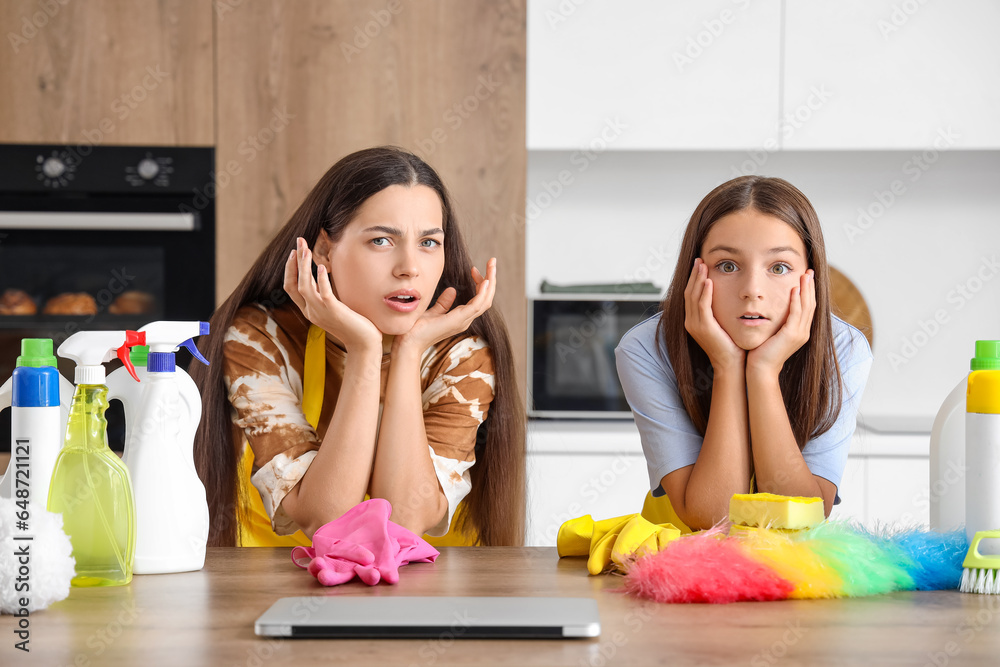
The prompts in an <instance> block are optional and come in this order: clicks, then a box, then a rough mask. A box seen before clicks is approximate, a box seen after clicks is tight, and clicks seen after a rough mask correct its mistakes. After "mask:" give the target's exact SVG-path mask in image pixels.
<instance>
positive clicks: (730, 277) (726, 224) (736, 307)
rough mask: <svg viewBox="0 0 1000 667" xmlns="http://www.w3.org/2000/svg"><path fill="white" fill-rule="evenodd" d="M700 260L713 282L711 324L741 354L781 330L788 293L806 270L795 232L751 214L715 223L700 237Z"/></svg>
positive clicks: (739, 213)
mask: <svg viewBox="0 0 1000 667" xmlns="http://www.w3.org/2000/svg"><path fill="white" fill-rule="evenodd" d="M701 258H702V260H703V261H704V262H705V265H706V266H707V267H708V277H709V278H711V279H712V285H713V288H714V289H713V292H712V312H713V313H714V314H715V319H716V320H718V322H719V324H720V325H721V326H722V328H723V329H724V330H725V332H726V333H728V334H729V337H730V338H732V339H733V342H734V343H736V345H737V346H739V347H741V348H742V349H744V350H752V349H754V348H756V347H757V346H759V345H760V344H761V343H763V342H764V341H766V340H767V339H768V338H770V337H771V336H773V335H774V334H775V333H777V331H778V329H780V328H781V327H782V325H783V324H784V323H785V318H787V317H788V308H789V304H790V297H791V293H792V289H793V288H795V287H797V286H798V285H799V278H800V277H801V276H802V274H803V273H805V272H806V270H807V269H808V268H809V265H808V261H807V258H806V247H805V244H804V243H803V242H802V239H801V237H799V235H798V233H797V232H796V231H795V230H794V229H792V227H791V226H790V225H788V224H787V223H785V222H784V221H782V220H780V219H778V218H775V217H773V216H770V215H766V214H764V213H761V212H759V211H756V210H753V209H746V210H743V211H737V212H735V213H730V214H729V215H727V216H724V217H722V218H719V219H718V220H717V221H716V222H715V224H714V225H712V227H711V228H710V229H709V231H708V235H707V236H706V237H705V242H704V243H703V244H702V247H701Z"/></svg>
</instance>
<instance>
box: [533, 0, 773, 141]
mask: <svg viewBox="0 0 1000 667" xmlns="http://www.w3.org/2000/svg"><path fill="white" fill-rule="evenodd" d="M780 30H781V19H780V2H779V0H754V1H753V2H751V1H750V0H714V1H710V2H700V1H695V0H685V1H681V2H662V1H660V0H619V1H616V2H586V3H584V2H579V0H531V1H530V2H529V3H528V55H527V69H528V71H527V76H528V91H527V105H528V128H527V133H528V137H527V141H528V149H529V150H540V149H555V150H573V149H578V148H587V149H591V150H593V151H595V152H599V151H600V150H604V149H607V148H614V149H616V150H617V149H746V148H762V147H763V148H767V149H768V150H774V149H776V148H777V146H776V143H775V142H776V138H777V120H778V105H779V100H780V93H779V80H780V74H779V73H780V67H779V57H780V47H781V35H780Z"/></svg>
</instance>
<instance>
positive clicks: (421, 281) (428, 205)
mask: <svg viewBox="0 0 1000 667" xmlns="http://www.w3.org/2000/svg"><path fill="white" fill-rule="evenodd" d="M314 255H315V258H316V261H317V262H320V263H323V264H325V265H326V268H327V270H328V271H329V272H330V277H331V279H332V280H333V291H334V294H336V295H337V298H338V299H340V300H341V301H342V302H343V303H344V304H345V305H347V306H348V307H349V308H351V310H353V311H355V312H357V313H359V314H361V315H364V316H365V317H366V318H368V319H369V320H371V322H372V324H374V325H375V326H376V328H378V330H379V331H381V332H382V333H383V334H386V335H390V336H398V335H401V334H404V333H406V332H407V331H409V330H410V328H411V327H412V326H413V323H414V322H416V321H417V319H418V318H419V317H420V316H421V315H422V314H423V313H424V311H426V310H427V307H428V306H429V305H430V303H431V300H432V299H433V298H434V291H435V290H436V289H437V285H438V281H439V280H440V279H441V273H442V272H443V271H444V222H443V216H442V210H441V199H440V198H439V197H438V196H437V193H436V192H434V190H432V189H431V188H429V187H427V186H425V185H415V186H413V187H408V186H404V185H390V186H389V187H387V188H386V189H385V190H382V191H380V192H378V193H377V194H375V195H373V196H371V197H370V198H369V199H368V200H367V201H365V203H364V204H362V205H361V207H360V208H359V209H358V213H357V215H356V216H355V217H354V219H353V220H352V221H351V222H350V223H348V225H347V227H345V228H344V233H343V235H342V236H341V237H340V240H339V241H337V242H336V243H333V242H331V241H330V238H329V236H327V234H326V232H322V233H320V237H319V239H318V240H317V242H316V250H315V251H314Z"/></svg>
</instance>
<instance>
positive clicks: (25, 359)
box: [0, 338, 74, 507]
mask: <svg viewBox="0 0 1000 667" xmlns="http://www.w3.org/2000/svg"><path fill="white" fill-rule="evenodd" d="M16 364H17V367H16V368H15V369H14V373H13V375H12V376H11V377H10V379H8V380H7V382H5V383H4V385H3V386H2V387H0V410H3V409H4V408H6V407H8V406H9V407H10V408H11V414H10V426H11V429H10V435H11V438H10V463H9V464H8V465H7V474H6V475H4V477H3V480H0V498H14V499H15V500H27V501H28V502H33V503H35V504H37V505H40V506H42V507H45V503H46V502H47V501H48V497H49V482H50V481H51V479H52V469H53V467H54V466H55V463H56V457H57V456H58V455H59V449H60V448H61V447H62V441H63V437H64V436H65V434H66V420H67V418H68V417H69V404H70V402H71V401H72V400H73V389H74V387H73V384H72V383H71V382H70V381H69V380H67V379H66V378H64V377H63V376H62V375H60V374H59V371H57V370H56V368H55V366H56V358H55V355H53V354H52V339H50V338H24V339H22V340H21V356H19V357H18V358H17V362H16Z"/></svg>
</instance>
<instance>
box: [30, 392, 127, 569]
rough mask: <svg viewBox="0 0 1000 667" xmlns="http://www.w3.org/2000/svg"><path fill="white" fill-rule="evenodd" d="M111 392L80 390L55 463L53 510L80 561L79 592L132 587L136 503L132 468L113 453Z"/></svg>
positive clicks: (49, 507)
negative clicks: (89, 588)
mask: <svg viewBox="0 0 1000 667" xmlns="http://www.w3.org/2000/svg"><path fill="white" fill-rule="evenodd" d="M107 409H108V388H107V387H106V386H104V385H80V386H79V387H77V390H76V394H74V396H73V406H72V408H71V410H70V415H69V424H68V426H67V428H66V443H65V445H64V446H63V448H62V450H61V451H60V452H59V456H58V457H57V458H56V464H55V469H54V471H53V473H52V483H51V485H50V487H49V501H48V510H49V511H50V512H55V513H57V514H62V516H63V529H64V530H65V531H66V534H67V535H69V539H70V542H71V543H72V545H73V558H74V559H76V576H75V577H74V578H73V581H72V584H73V585H74V586H122V585H125V584H127V583H129V582H130V581H132V566H133V563H134V560H135V501H134V499H133V497H132V483H131V481H130V479H129V474H128V468H126V467H125V464H124V463H122V461H121V459H119V458H118V456H117V455H116V454H115V453H114V452H112V451H111V449H110V448H109V447H108V435H107V424H108V422H107V420H106V419H105V418H104V411H105V410H107Z"/></svg>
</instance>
